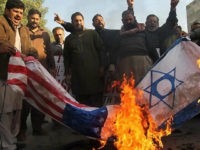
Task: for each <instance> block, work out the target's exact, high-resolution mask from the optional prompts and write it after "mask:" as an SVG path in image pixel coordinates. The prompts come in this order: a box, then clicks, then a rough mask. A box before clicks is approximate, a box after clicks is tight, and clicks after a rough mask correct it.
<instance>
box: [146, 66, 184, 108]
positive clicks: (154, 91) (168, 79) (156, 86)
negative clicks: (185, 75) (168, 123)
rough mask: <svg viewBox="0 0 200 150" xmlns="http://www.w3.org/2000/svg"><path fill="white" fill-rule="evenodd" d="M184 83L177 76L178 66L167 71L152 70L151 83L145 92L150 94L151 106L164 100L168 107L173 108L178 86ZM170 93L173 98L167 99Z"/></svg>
mask: <svg viewBox="0 0 200 150" xmlns="http://www.w3.org/2000/svg"><path fill="white" fill-rule="evenodd" d="M155 77H156V78H157V79H155ZM154 80H155V81H154ZM182 83H183V81H180V80H178V79H177V78H176V68H174V69H172V70H171V71H169V72H167V73H164V72H161V71H156V70H151V85H149V86H148V87H147V88H145V89H144V91H145V92H147V93H149V94H150V99H149V100H150V102H149V107H150V108H152V107H154V106H156V105H158V104H159V103H160V102H163V103H164V104H165V105H167V107H169V108H170V109H173V107H174V100H175V91H176V88H177V87H178V86H180V85H181V84H182ZM169 95H170V96H171V98H172V99H171V100H169V99H167V97H168V96H169Z"/></svg>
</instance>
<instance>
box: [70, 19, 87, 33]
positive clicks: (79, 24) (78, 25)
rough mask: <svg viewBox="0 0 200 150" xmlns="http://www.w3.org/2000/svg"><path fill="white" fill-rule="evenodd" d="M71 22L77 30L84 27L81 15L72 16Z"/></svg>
mask: <svg viewBox="0 0 200 150" xmlns="http://www.w3.org/2000/svg"><path fill="white" fill-rule="evenodd" d="M72 24H73V25H74V29H75V30H77V31H82V30H83V28H84V20H83V17H82V16H80V15H77V16H75V17H74V18H73V20H72Z"/></svg>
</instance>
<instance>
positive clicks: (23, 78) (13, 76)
mask: <svg viewBox="0 0 200 150" xmlns="http://www.w3.org/2000/svg"><path fill="white" fill-rule="evenodd" d="M12 79H18V80H20V81H21V82H23V83H24V84H27V76H26V75H24V74H21V73H8V80H12Z"/></svg>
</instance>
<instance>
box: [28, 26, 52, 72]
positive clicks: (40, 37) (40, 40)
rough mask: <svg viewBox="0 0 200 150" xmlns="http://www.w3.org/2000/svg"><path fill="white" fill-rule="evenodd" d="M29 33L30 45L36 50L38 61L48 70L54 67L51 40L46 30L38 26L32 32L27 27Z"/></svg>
mask: <svg viewBox="0 0 200 150" xmlns="http://www.w3.org/2000/svg"><path fill="white" fill-rule="evenodd" d="M27 27H28V25H27ZM29 34H30V38H31V46H32V47H34V48H35V49H36V50H37V52H38V56H39V61H40V63H41V64H42V65H43V66H44V67H45V68H46V69H48V70H49V69H54V68H55V63H54V59H53V55H52V53H51V51H50V42H51V41H50V36H49V34H48V32H46V31H45V30H44V29H42V28H39V29H38V30H37V31H35V32H33V31H32V30H31V29H30V28H29Z"/></svg>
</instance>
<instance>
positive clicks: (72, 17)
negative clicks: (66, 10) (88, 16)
mask: <svg viewBox="0 0 200 150" xmlns="http://www.w3.org/2000/svg"><path fill="white" fill-rule="evenodd" d="M76 16H81V17H82V18H83V20H84V17H83V15H82V14H81V13H80V12H75V13H73V14H72V16H71V22H73V19H74V18H75V17H76Z"/></svg>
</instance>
